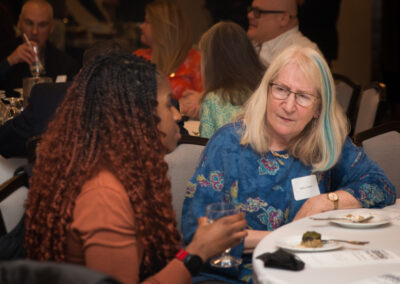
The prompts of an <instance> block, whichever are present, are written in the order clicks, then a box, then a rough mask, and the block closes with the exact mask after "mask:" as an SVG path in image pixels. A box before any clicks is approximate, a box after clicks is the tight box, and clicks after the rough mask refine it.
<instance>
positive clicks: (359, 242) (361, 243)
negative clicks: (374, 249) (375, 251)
mask: <svg viewBox="0 0 400 284" xmlns="http://www.w3.org/2000/svg"><path fill="white" fill-rule="evenodd" d="M322 242H323V243H324V244H326V243H329V242H342V243H348V244H352V245H366V244H369V241H347V240H337V239H329V240H322Z"/></svg>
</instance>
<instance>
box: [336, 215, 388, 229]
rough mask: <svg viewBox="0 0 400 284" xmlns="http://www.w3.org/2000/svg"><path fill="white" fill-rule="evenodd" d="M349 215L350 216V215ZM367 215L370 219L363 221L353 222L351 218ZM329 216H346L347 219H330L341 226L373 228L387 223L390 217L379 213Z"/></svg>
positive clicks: (365, 216)
mask: <svg viewBox="0 0 400 284" xmlns="http://www.w3.org/2000/svg"><path fill="white" fill-rule="evenodd" d="M350 215H351V216H350ZM368 216H372V217H373V218H372V219H371V220H368V221H366V222H364V223H353V222H352V220H353V219H357V218H358V217H363V218H367V217H368ZM330 217H335V218H347V219H348V220H331V222H332V223H334V224H338V225H340V226H343V227H347V228H356V229H357V228H360V229H361V228H365V229H366V228H373V227H378V226H381V225H384V224H387V223H389V222H390V218H389V217H388V216H386V215H384V214H379V213H357V212H355V213H346V214H344V213H342V214H337V215H334V216H330Z"/></svg>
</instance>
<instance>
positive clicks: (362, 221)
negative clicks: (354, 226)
mask: <svg viewBox="0 0 400 284" xmlns="http://www.w3.org/2000/svg"><path fill="white" fill-rule="evenodd" d="M372 218H374V216H368V217H366V218H364V219H361V220H352V219H351V218H344V217H343V218H338V217H326V218H318V217H310V219H312V220H318V221H332V220H346V221H351V222H353V223H364V222H366V221H368V220H371V219H372Z"/></svg>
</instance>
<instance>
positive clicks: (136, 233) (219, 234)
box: [25, 54, 246, 283]
mask: <svg viewBox="0 0 400 284" xmlns="http://www.w3.org/2000/svg"><path fill="white" fill-rule="evenodd" d="M170 93H171V88H170V86H169V83H168V80H167V79H166V78H165V77H164V76H163V75H161V74H160V73H158V72H157V71H156V69H155V66H154V65H153V64H152V63H150V62H148V61H146V60H144V59H143V58H139V57H136V56H132V55H115V54H114V55H107V56H103V57H100V58H98V59H97V60H95V61H94V62H91V63H89V64H88V65H86V66H84V67H83V69H82V70H81V72H80V73H79V75H77V77H76V78H75V80H74V82H73V85H72V86H71V88H70V89H69V90H68V94H67V97H66V99H65V100H64V102H63V103H62V105H61V106H60V108H59V109H58V110H57V113H56V116H55V119H54V120H53V121H52V122H51V123H50V124H49V127H48V130H47V132H46V133H45V134H44V135H43V137H42V141H41V143H40V145H39V146H38V149H37V154H38V159H37V161H36V164H35V167H34V172H33V177H32V179H31V189H30V192H29V196H28V200H27V203H26V207H27V211H26V215H27V217H26V237H25V248H26V252H27V255H28V257H29V258H32V259H37V260H53V261H57V262H70V263H76V264H82V265H85V266H87V267H89V268H92V269H95V270H98V271H101V272H103V273H106V274H109V275H111V276H114V277H115V278H116V279H118V280H120V281H122V282H123V283H137V282H140V281H144V282H157V283H190V282H191V275H194V274H195V273H196V272H198V270H199V269H200V268H201V264H202V262H204V261H206V260H207V259H208V258H210V257H212V256H215V255H217V254H218V253H220V252H222V251H223V250H224V249H225V248H228V247H230V246H232V245H234V244H237V243H238V242H240V240H241V238H243V237H244V236H245V235H246V232H244V231H243V230H242V228H243V227H244V226H245V225H246V221H245V220H244V216H243V215H242V214H237V215H233V216H230V217H226V218H222V219H220V220H219V221H217V222H215V223H213V224H206V222H205V218H204V217H203V218H200V219H199V230H198V231H197V233H196V235H195V237H194V240H193V241H192V242H191V243H190V244H189V245H188V246H186V248H185V249H182V250H181V251H179V253H178V254H177V252H178V250H179V246H180V236H179V234H178V232H177V230H176V228H175V224H176V221H175V219H174V211H173V208H172V205H171V193H170V182H169V180H168V178H167V164H166V163H165V162H164V160H163V156H164V154H165V153H166V152H167V151H168V150H169V151H171V150H173V149H174V148H175V146H176V143H177V140H178V139H179V137H180V134H179V130H178V127H177V125H176V123H175V122H176V120H179V119H180V115H179V113H178V112H177V110H176V109H175V108H173V107H172V106H171V104H170ZM175 255H177V258H174V256H175ZM185 256H186V257H185ZM190 258H192V259H193V258H194V259H197V260H200V261H197V266H193V261H192V262H190V261H188V259H189V260H190Z"/></svg>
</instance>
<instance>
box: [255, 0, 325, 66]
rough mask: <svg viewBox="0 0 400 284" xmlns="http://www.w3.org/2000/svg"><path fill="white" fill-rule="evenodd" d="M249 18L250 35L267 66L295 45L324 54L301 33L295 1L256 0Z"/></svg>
mask: <svg viewBox="0 0 400 284" xmlns="http://www.w3.org/2000/svg"><path fill="white" fill-rule="evenodd" d="M247 17H248V18H249V29H248V31H247V36H248V37H249V38H250V39H251V40H252V41H253V42H254V44H255V46H256V49H257V51H258V53H259V56H260V59H261V60H262V61H263V63H264V64H266V66H268V65H269V63H270V62H271V60H272V59H273V58H274V57H275V56H276V55H277V54H278V53H279V52H281V51H283V50H284V49H285V48H286V47H288V46H290V45H293V44H298V45H301V46H307V47H311V48H314V49H316V50H317V51H318V52H319V53H321V52H320V50H319V49H318V46H317V45H316V44H315V43H313V42H312V41H310V40H309V39H308V38H307V37H305V36H304V35H303V34H302V33H301V32H300V31H299V21H298V18H297V2H296V0H253V3H252V4H251V6H250V7H249V8H248V13H247ZM321 54H322V53H321Z"/></svg>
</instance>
